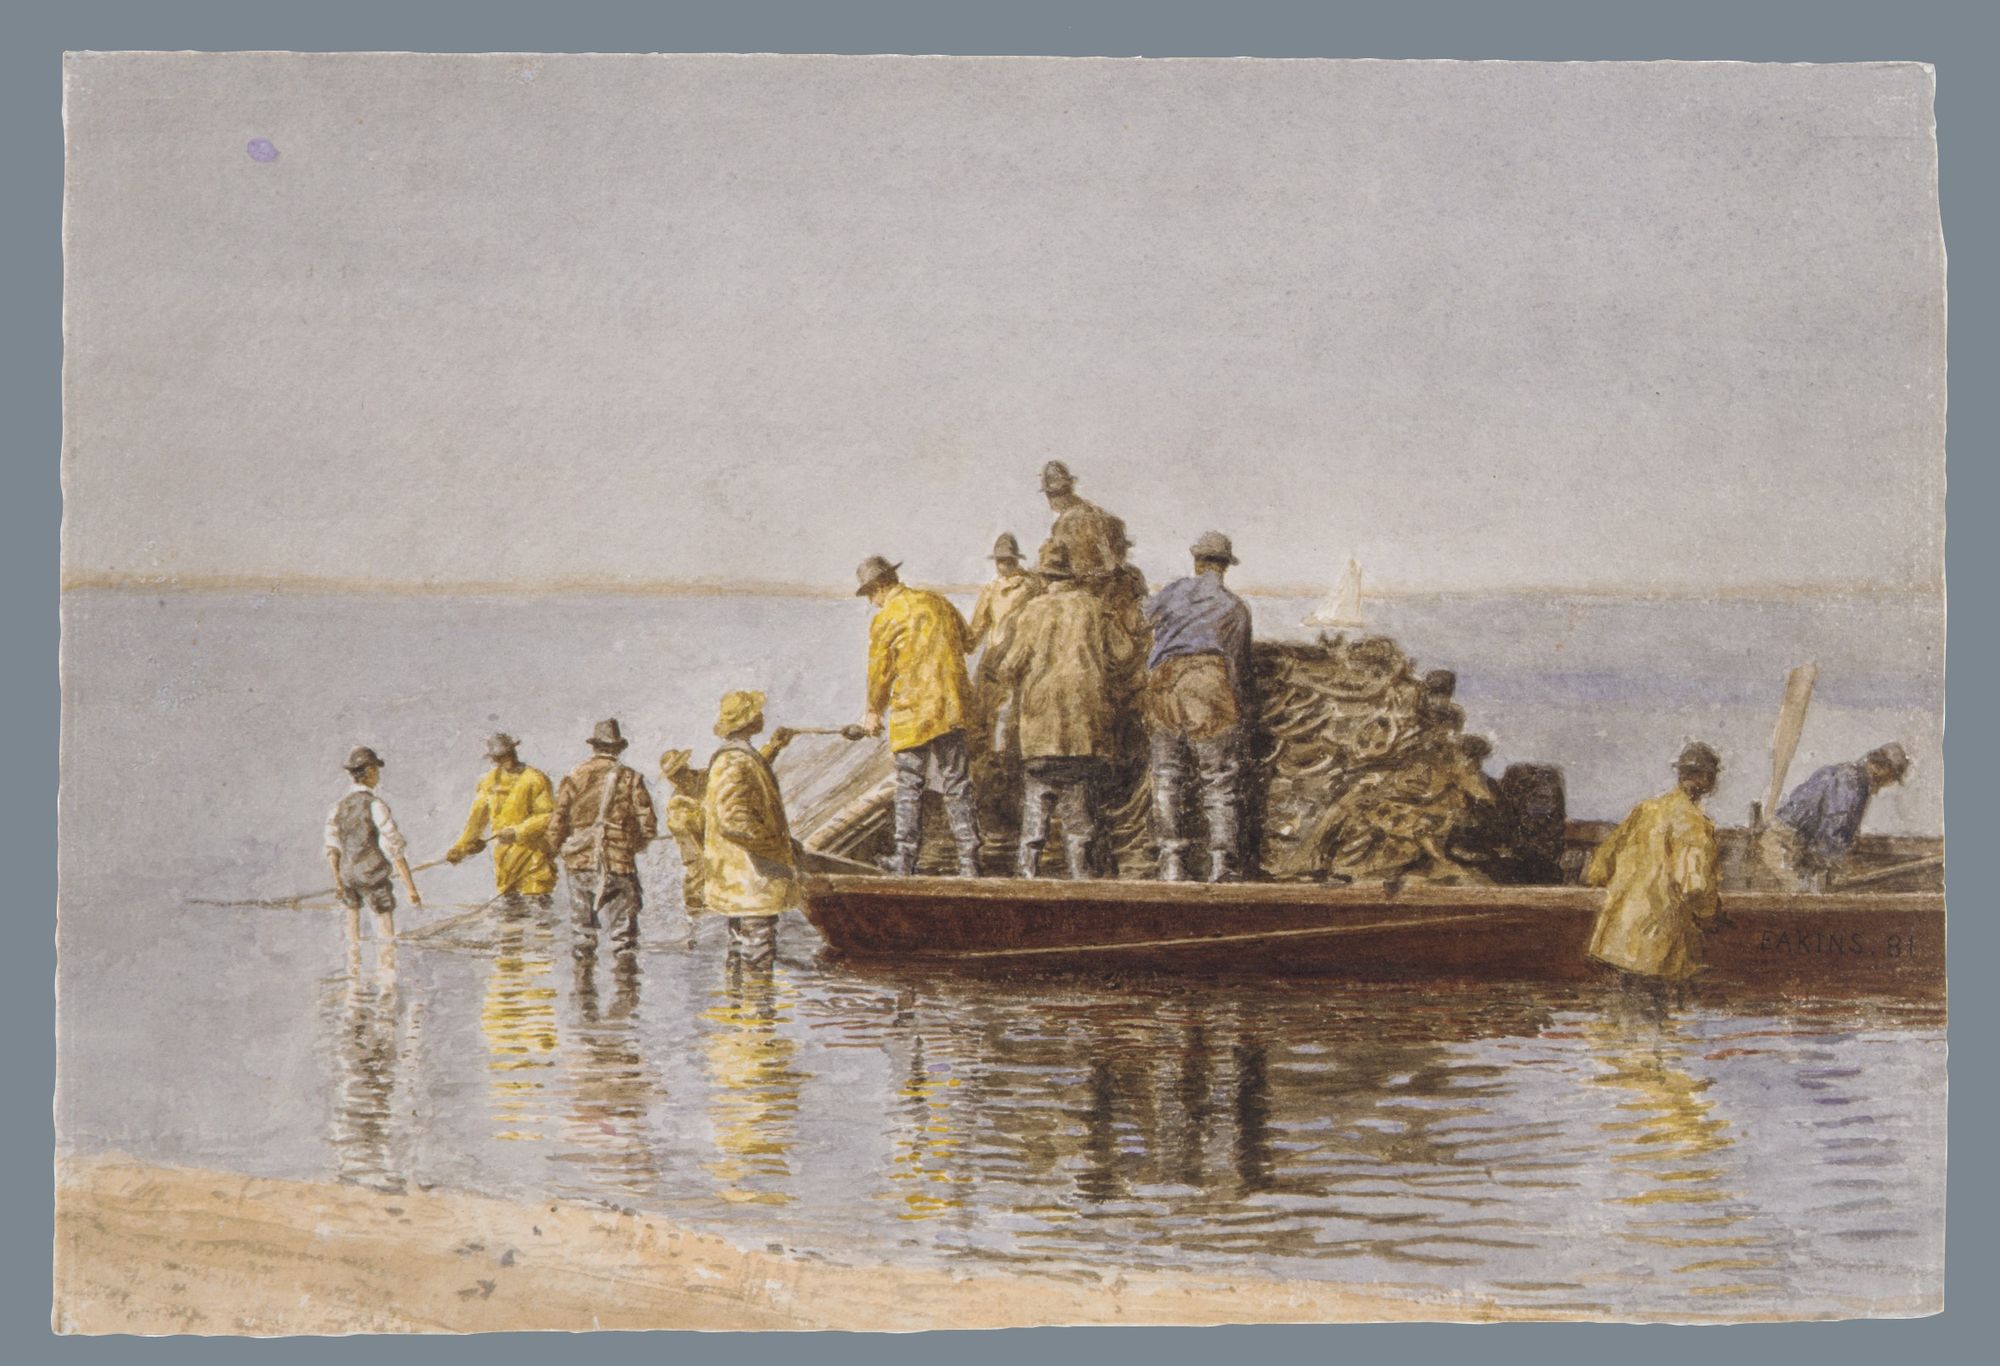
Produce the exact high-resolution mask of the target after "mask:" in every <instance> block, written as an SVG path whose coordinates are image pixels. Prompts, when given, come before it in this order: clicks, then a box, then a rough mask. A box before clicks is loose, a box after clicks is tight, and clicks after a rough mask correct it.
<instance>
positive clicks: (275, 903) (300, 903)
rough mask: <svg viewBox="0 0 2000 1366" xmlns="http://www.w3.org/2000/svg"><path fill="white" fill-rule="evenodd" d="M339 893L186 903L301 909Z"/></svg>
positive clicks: (438, 863)
mask: <svg viewBox="0 0 2000 1366" xmlns="http://www.w3.org/2000/svg"><path fill="white" fill-rule="evenodd" d="M448 861H449V860H446V859H441V858H434V859H432V860H431V861H430V862H429V863H419V864H418V865H417V866H416V867H414V868H412V869H410V873H411V874H412V875H413V876H414V875H415V874H417V873H421V872H425V871H427V870H429V869H432V868H438V867H442V866H443V865H444V864H445V863H446V862H448ZM339 895H340V888H338V887H327V888H323V889H322V890H320V891H317V892H301V893H299V895H297V896H279V897H265V898H254V897H239V898H236V899H235V900H231V901H208V900H204V899H202V898H200V897H195V898H192V899H190V900H189V901H188V903H187V904H188V905H190V906H270V907H275V908H286V907H289V908H293V909H303V908H304V907H305V906H306V904H307V903H308V902H313V901H324V900H325V899H326V898H327V897H330V896H339Z"/></svg>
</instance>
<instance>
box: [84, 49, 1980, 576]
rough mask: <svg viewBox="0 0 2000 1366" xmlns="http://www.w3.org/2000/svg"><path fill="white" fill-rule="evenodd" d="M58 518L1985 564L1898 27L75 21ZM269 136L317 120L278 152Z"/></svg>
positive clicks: (282, 535)
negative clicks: (1952, 552) (1075, 51)
mask: <svg viewBox="0 0 2000 1366" xmlns="http://www.w3.org/2000/svg"><path fill="white" fill-rule="evenodd" d="M65 85H66V121H67V136H68V143H69V160H68V185H67V195H66V204H65V242H66V250H65V327H66V348H65V381H64V383H65V449H64V485H65V493H66V509H65V528H64V564H65V571H66V574H67V575H68V576H69V577H70V579H71V580H72V581H75V580H77V579H83V578H89V577H91V576H120V575H129V576H141V577H149V576H176V575H180V576H220V577H231V576H242V577H251V578H276V579H283V578H293V577H308V578H333V579H348V580H364V581H369V582H376V583H431V584H438V583H490V584H504V585H518V586H523V587H530V586H536V585H547V584H552V583H565V582H598V583H607V582H620V583H632V584H650V583H663V582H702V583H733V584H740V583H759V584H798V585H809V586H814V587H824V588H830V589H835V590H838V589H844V588H847V587H849V586H851V584H852V579H853V573H854V566H855V564H856V563H857V562H858V561H859V560H860V559H862V558H863V557H864V556H866V555H869V554H876V553H880V554H885V555H888V556H889V557H890V558H892V559H896V560H900V561H903V562H904V563H905V571H904V572H905V577H906V578H910V579H913V580H915V581H931V582H938V583H965V582H971V581H976V580H978V579H980V578H983V577H984V576H985V574H986V573H987V572H988V571H987V567H986V562H985V559H984V556H985V555H986V553H987V551H988V550H989V548H990V547H991V544H992V541H993V538H994V536H995V535H996V534H997V533H999V532H1001V531H1003V530H1011V531H1014V532H1016V533H1017V534H1018V535H1020V537H1021V539H1022V541H1023V542H1024V543H1025V544H1027V545H1029V546H1030V547H1031V548H1032V546H1033V545H1034V544H1035V543H1036V542H1037V541H1039V539H1040V537H1041V535H1042V534H1044V532H1045V530H1046V526H1047V523H1048V519H1049V513H1048V509H1047V507H1046V504H1045V503H1044V502H1043V500H1042V498H1041V496H1040V494H1039V492H1038V488H1037V472H1038V470H1039V468H1040V466H1041V464H1042V462H1043V461H1044V460H1047V459H1050V458H1059V459H1062V460H1064V461H1065V462H1066V463H1068V464H1069V466H1070V467H1071V468H1072V469H1073V470H1074V471H1075V472H1076V473H1077V475H1078V477H1079V481H1080V486H1079V492H1081V493H1083V494H1084V495H1085V496H1087V497H1090V498H1092V499H1094V500H1096V501H1098V502H1100V503H1102V504H1104V505H1105V506H1106V507H1108V508H1110V509H1111V510H1112V511H1114V512H1116V513H1118V514H1120V515H1121V516H1123V517H1124V518H1125V520H1126V522H1127V523H1128V525H1129V527H1130V529H1131V533H1132V536H1133V538H1134V540H1135V541H1136V542H1137V549H1136V550H1135V552H1134V557H1135V559H1136V560H1137V561H1138V562H1139V563H1140V565H1141V566H1142V567H1143V568H1145V569H1146V570H1147V571H1148V573H1149V575H1151V576H1153V577H1156V578H1157V577H1164V576H1165V575H1167V574H1169V573H1173V572H1180V571H1181V570H1182V569H1183V568H1184V565H1185V550H1186V547H1187V546H1188V545H1189V543H1191V542H1192V541H1193V540H1194V538H1195V537H1196V536H1197V535H1198V534H1199V533H1200V532H1202V531H1205V530H1209V529H1216V530H1221V531H1224V532H1226V533H1227V534H1229V535H1230V536H1232V537H1233V538H1234V541H1235V543H1236V547H1237V554H1238V556H1239V557H1240V558H1241V559H1242V561H1243V567H1242V569H1240V570H1239V571H1238V576H1239V579H1240V580H1241V581H1242V582H1244V583H1246V584H1249V585H1251V586H1257V585H1266V586H1273V587H1275V586H1280V585H1320V584H1330V583H1331V582H1332V580H1333V578H1334V577H1335V576H1336V574H1337V573H1338V570H1339V568H1340V566H1341V565H1342V564H1344V563H1345V561H1346V560H1347V558H1348V556H1349V555H1354V556H1357V557H1358V558H1360V560H1361V561H1362V563H1363V565H1364V566H1365V568H1366V570H1367V573H1368V575H1369V579H1370V582H1371V583H1373V584H1377V585H1385V586H1388V587H1391V588H1404V589H1410V590H1428V589H1471V590H1477V589H1485V588H1503V587H1504V588H1512V587H1551V588H1586V589H1600V590H1637V591H1644V590H1647V589H1655V588H1671V589H1675V590H1680V591H1695V592H1706V591H1712V590H1717V589H1725V588H1738V587H1758V586H1770V585H1787V586H1806V587H1815V586H1820V587H1831V586H1842V587H1845V586H1851V585H1857V584H1863V585H1879V586H1885V587H1912V586H1917V587H1927V586H1932V585H1934V584H1936V583H1937V581H1938V580H1939V577H1940V575H1941V573H1942V537H1943V517H1944V511H1943V506H1944V505H1943V494H1944V461H1943V446H1944V414H1943V407H1944V382H1945V369H1944V321H1945V317H1944V279H1943V277H1944V248H1943V243H1942V241H1941V239H1940V237H1939V234H1938V217H1937V189H1936V157H1935V143H1934V139H1933V135H1932V134H1933V130H1932V115H1931V87H1932V75H1931V73H1930V71H1929V70H1928V69H1926V68H1924V67H1921V66H1917V65H1909V64H1893V65H1892V64H1883V65H1865V66H1821V67H1814V66H1798V65H1793V66H1775V65H1762V66H1760V65H1743V64H1721V63H1718V64H1675V63H1657V64H1625V65H1618V64H1601V65H1599V64H1508V63H1442V62H1439V63H1393V62H1316V61H1283V62H1272V61H1255V62H1252V61H1160V62H1134V61H1109V60H1060V59H948V58H857V59H840V58H796V57H794V58H786V57H768V58H743V57H725V58H673V57H668V58H657V57H652V58H646V57H609V58H588V57H392V56H340V55H334V56H292V55H270V54H267V55H255V54H251V55H243V54H221V55H206V56H204V55H195V54H177V55H147V54H108V55H106V54H99V55H80V56H72V57H71V58H69V60H68V64H67V69H66V82H65ZM272 153H275V155H272Z"/></svg>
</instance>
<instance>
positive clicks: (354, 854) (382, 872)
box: [333, 792, 389, 891]
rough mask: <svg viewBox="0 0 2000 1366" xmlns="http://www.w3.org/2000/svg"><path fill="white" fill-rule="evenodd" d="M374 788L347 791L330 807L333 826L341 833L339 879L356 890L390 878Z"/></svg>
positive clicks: (377, 884)
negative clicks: (377, 816)
mask: <svg viewBox="0 0 2000 1366" xmlns="http://www.w3.org/2000/svg"><path fill="white" fill-rule="evenodd" d="M374 805H375V794H374V793H373V792H350V793H348V794H347V795H346V796H345V797H342V798H341V799H340V805H339V806H336V807H334V808H333V828H334V829H335V831H337V832H338V833H339V835H340V880H341V881H342V882H345V883H346V884H347V885H348V886H350V887H353V888H355V889H356V890H358V891H366V890H367V889H369V888H371V887H380V886H382V885H384V884H386V883H387V882H388V881H389V860H388V859H386V858H384V857H383V856H382V841H381V839H380V838H379V832H377V830H376V829H375V813H374V811H373V810H372V809H371V808H372V807H373V806H374Z"/></svg>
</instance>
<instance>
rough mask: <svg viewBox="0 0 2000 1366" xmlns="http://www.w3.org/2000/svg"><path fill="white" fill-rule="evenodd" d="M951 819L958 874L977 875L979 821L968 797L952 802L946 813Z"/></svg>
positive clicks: (961, 875) (962, 875) (964, 875)
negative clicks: (956, 848) (956, 852)
mask: <svg viewBox="0 0 2000 1366" xmlns="http://www.w3.org/2000/svg"><path fill="white" fill-rule="evenodd" d="M946 814H947V815H948V816H949V817H950V820H951V839H952V843H953V844H956V845H957V846H958V875H959V876H960V877H978V876H979V821H978V818H977V817H975V816H974V815H973V812H972V802H971V800H970V799H967V800H965V801H961V802H954V803H952V805H951V806H950V808H949V809H948V811H947V813H946Z"/></svg>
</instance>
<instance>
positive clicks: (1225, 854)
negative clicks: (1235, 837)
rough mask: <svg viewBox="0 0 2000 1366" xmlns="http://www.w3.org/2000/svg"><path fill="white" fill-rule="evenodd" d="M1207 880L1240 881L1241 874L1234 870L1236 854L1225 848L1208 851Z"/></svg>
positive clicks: (1241, 878)
mask: <svg viewBox="0 0 2000 1366" xmlns="http://www.w3.org/2000/svg"><path fill="white" fill-rule="evenodd" d="M1208 880H1209V881H1210V882H1241V881H1242V880H1243V874H1242V873H1240V872H1238V871H1237V870H1236V855H1234V854H1232V853H1230V852H1229V850H1227V849H1211V850H1209V851H1208Z"/></svg>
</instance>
